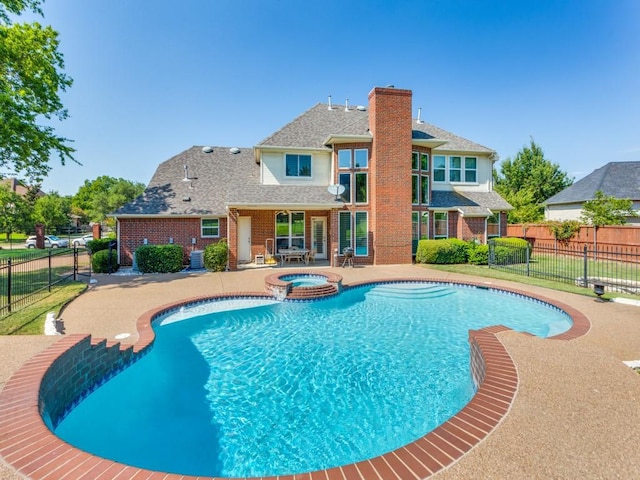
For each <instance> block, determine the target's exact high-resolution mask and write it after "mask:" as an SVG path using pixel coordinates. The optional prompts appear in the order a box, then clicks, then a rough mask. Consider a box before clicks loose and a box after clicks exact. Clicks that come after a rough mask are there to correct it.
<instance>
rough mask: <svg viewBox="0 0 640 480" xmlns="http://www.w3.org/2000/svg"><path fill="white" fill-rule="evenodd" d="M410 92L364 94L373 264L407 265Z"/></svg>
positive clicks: (392, 90)
mask: <svg viewBox="0 0 640 480" xmlns="http://www.w3.org/2000/svg"><path fill="white" fill-rule="evenodd" d="M411 96H412V93H411V90H400V89H395V88H380V87H376V88H374V89H373V90H372V91H371V93H369V129H370V131H371V133H372V135H373V145H372V152H371V159H370V168H369V169H370V172H371V198H372V201H371V209H372V212H373V215H371V218H370V220H369V221H370V228H371V231H372V232H373V250H374V255H375V257H374V258H375V261H374V262H375V263H376V264H378V265H382V264H395V263H400V264H401V263H411V258H412V257H411V151H412V138H411V130H412V127H411V119H412V112H411Z"/></svg>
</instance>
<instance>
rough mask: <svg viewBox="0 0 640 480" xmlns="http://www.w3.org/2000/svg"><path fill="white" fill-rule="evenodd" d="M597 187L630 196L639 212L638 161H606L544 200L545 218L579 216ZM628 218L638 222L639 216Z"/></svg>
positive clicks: (634, 207) (621, 196)
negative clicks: (584, 204) (601, 165)
mask: <svg viewBox="0 0 640 480" xmlns="http://www.w3.org/2000/svg"><path fill="white" fill-rule="evenodd" d="M598 190H600V191H602V193H604V194H605V195H606V196H609V197H615V198H620V199H629V200H633V209H634V210H635V211H637V212H638V213H639V214H640V162H609V163H607V164H606V165H605V166H604V167H600V168H598V169H597V170H594V171H593V172H592V173H590V174H589V175H587V176H586V177H584V178H582V179H580V180H578V181H577V182H576V183H574V184H573V185H571V186H569V187H567V188H565V189H564V190H563V191H561V192H560V193H557V194H555V195H554V196H553V197H551V198H549V199H548V200H547V201H546V202H545V218H546V219H547V220H561V221H562V220H580V217H581V216H582V205H583V203H584V202H586V201H587V200H593V199H594V198H595V195H596V192H597V191H598ZM627 222H628V223H630V224H637V225H640V217H629V218H628V219H627Z"/></svg>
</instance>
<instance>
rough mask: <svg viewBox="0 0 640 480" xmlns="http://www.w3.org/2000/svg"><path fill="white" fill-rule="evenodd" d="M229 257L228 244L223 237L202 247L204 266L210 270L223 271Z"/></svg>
mask: <svg viewBox="0 0 640 480" xmlns="http://www.w3.org/2000/svg"><path fill="white" fill-rule="evenodd" d="M228 259H229V246H228V245H227V241H226V240H225V239H222V240H220V241H219V242H217V243H210V244H209V245H207V246H206V247H204V258H203V260H204V268H206V269H207V270H210V271H212V272H224V271H225V270H226V269H227V260H228Z"/></svg>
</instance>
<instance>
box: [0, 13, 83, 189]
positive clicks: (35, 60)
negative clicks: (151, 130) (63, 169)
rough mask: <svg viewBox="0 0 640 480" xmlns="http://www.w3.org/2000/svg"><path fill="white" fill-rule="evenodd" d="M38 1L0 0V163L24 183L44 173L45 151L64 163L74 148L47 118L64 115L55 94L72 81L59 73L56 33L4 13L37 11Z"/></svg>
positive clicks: (61, 66)
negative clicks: (14, 21)
mask: <svg viewBox="0 0 640 480" xmlns="http://www.w3.org/2000/svg"><path fill="white" fill-rule="evenodd" d="M42 1H43V0H0V125H1V127H0V167H1V168H2V171H3V173H6V174H10V175H11V176H15V177H23V178H25V179H26V180H28V183H39V182H40V181H41V180H42V179H43V178H44V177H46V176H47V174H48V172H49V170H50V169H51V167H50V166H49V158H50V156H51V155H54V156H55V155H57V156H58V158H59V159H60V161H61V163H62V164H63V165H64V163H65V161H66V160H73V156H72V154H73V152H74V149H73V148H71V146H70V145H69V144H70V140H69V139H67V138H64V137H62V136H60V135H58V134H56V132H55V130H54V128H53V127H52V126H51V122H52V120H53V119H55V118H57V119H58V120H64V119H65V118H67V117H68V112H67V110H66V109H65V108H64V106H63V104H62V101H61V100H60V93H61V92H64V91H65V90H66V89H67V88H68V87H70V86H71V83H72V80H71V78H70V77H68V76H67V75H66V74H65V73H64V60H63V56H62V54H61V53H60V52H59V50H58V47H59V42H58V33H57V32H56V31H55V30H53V28H51V27H49V26H42V25H40V24H39V23H37V22H32V23H13V22H12V21H11V17H10V15H15V16H17V15H20V14H22V13H24V12H25V11H27V10H30V11H32V12H35V13H38V14H42V11H41V10H40V5H41V3H42Z"/></svg>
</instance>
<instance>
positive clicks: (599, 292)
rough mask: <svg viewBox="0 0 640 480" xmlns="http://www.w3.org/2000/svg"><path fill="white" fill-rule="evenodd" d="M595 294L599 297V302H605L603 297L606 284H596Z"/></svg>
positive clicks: (594, 287)
mask: <svg viewBox="0 0 640 480" xmlns="http://www.w3.org/2000/svg"><path fill="white" fill-rule="evenodd" d="M593 293H595V294H596V295H597V296H598V298H597V301H598V302H604V300H602V295H604V284H602V283H594V284H593Z"/></svg>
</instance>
